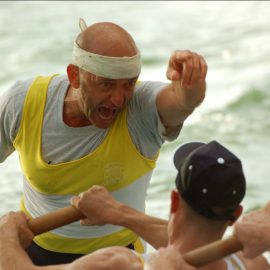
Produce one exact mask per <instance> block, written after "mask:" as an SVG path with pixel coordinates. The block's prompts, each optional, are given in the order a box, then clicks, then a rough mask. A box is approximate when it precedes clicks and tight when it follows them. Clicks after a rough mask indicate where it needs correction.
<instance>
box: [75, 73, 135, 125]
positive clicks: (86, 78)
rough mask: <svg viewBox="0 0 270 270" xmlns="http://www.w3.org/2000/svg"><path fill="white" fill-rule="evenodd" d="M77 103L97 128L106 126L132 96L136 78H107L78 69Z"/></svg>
mask: <svg viewBox="0 0 270 270" xmlns="http://www.w3.org/2000/svg"><path fill="white" fill-rule="evenodd" d="M80 73H81V75H80V99H79V105H80V108H81V110H82V112H83V113H84V115H85V116H86V118H87V119H88V120H89V121H90V122H91V123H92V124H93V125H95V126H97V127H98V128H108V127H109V126H110V125H111V124H112V123H113V121H114V120H115V118H116V116H117V115H118V113H119V112H120V110H121V109H122V108H123V107H124V106H125V105H126V104H127V103H128V102H129V101H130V99H131V98H132V95H133V92H134V88H135V84H136V81H137V78H132V79H117V80H113V79H107V78H103V77H98V76H96V75H93V74H91V73H89V72H85V71H80Z"/></svg>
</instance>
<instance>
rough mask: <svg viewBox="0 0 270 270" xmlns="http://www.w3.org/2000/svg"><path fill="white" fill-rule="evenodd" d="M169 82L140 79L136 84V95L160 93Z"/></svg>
mask: <svg viewBox="0 0 270 270" xmlns="http://www.w3.org/2000/svg"><path fill="white" fill-rule="evenodd" d="M167 85H168V84H167V83H165V82H159V81H138V82H137V83H136V86H135V92H134V94H135V96H140V95H153V94H158V93H159V92H160V91H161V90H162V89H164V88H165V87H166V86H167Z"/></svg>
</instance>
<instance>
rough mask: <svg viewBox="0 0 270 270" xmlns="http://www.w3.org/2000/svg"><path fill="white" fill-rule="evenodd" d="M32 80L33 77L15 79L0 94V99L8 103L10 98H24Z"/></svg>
mask: <svg viewBox="0 0 270 270" xmlns="http://www.w3.org/2000/svg"><path fill="white" fill-rule="evenodd" d="M33 80H34V78H30V79H27V80H19V81H16V82H15V83H14V84H13V85H12V86H11V87H10V88H9V89H8V90H6V91H4V92H3V93H2V94H1V101H2V102H5V103H8V102H9V101H12V100H18V99H24V97H25V95H26V93H27V90H28V89H29V87H30V85H31V83H32V82H33ZM20 97H21V98H20Z"/></svg>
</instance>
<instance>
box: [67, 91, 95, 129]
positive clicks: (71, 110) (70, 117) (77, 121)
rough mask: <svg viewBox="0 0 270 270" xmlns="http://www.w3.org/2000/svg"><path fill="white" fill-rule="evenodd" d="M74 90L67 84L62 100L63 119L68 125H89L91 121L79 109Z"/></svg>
mask: <svg viewBox="0 0 270 270" xmlns="http://www.w3.org/2000/svg"><path fill="white" fill-rule="evenodd" d="M74 91H76V90H74V89H73V88H72V87H71V86H69V88H68V90H67V94H66V96H65V100H64V109H63V121H64V123H65V124H66V125H68V126H70V127H84V126H89V125H91V122H90V121H89V120H88V119H87V118H86V117H85V115H84V113H83V112H82V111H81V109H80V106H79V102H78V99H77V97H75V96H74Z"/></svg>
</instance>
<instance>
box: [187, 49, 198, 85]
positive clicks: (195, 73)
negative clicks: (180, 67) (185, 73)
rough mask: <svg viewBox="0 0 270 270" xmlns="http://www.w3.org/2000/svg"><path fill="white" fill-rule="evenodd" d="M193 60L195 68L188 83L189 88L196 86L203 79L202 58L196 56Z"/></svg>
mask: <svg viewBox="0 0 270 270" xmlns="http://www.w3.org/2000/svg"><path fill="white" fill-rule="evenodd" d="M192 60H193V67H192V73H191V76H190V80H189V81H188V83H187V84H188V86H191V85H193V84H196V83H197V82H198V81H199V79H200V77H201V67H200V56H199V55H197V54H194V57H193V58H192Z"/></svg>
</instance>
